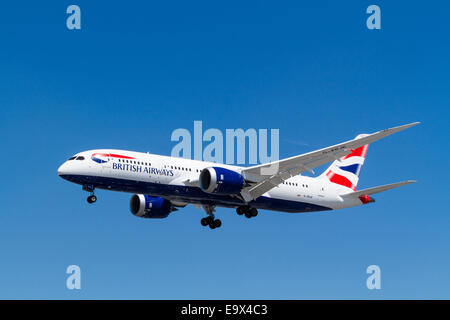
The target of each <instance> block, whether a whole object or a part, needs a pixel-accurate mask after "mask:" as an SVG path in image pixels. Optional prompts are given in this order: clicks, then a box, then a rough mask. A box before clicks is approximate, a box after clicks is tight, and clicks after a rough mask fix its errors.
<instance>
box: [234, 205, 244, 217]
mask: <svg viewBox="0 0 450 320" xmlns="http://www.w3.org/2000/svg"><path fill="white" fill-rule="evenodd" d="M236 213H237V214H238V215H240V216H242V215H243V214H244V209H243V208H242V207H237V208H236Z"/></svg>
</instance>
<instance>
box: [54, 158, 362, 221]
mask: <svg viewBox="0 0 450 320" xmlns="http://www.w3.org/2000/svg"><path fill="white" fill-rule="evenodd" d="M72 158H73V159H72ZM72 158H71V160H68V161H66V162H64V163H63V164H62V165H61V166H60V167H59V169H58V174H59V175H60V176H61V177H63V178H64V179H66V180H68V181H71V182H74V183H77V184H80V185H83V186H84V187H87V188H92V189H94V188H99V189H106V190H113V191H122V192H130V193H138V194H146V195H151V196H159V197H163V198H165V199H168V200H170V201H172V202H174V203H176V204H179V205H185V204H188V203H192V204H198V205H214V206H223V207H238V206H240V205H243V204H245V202H244V201H243V200H242V199H241V198H239V197H236V196H233V195H227V196H224V195H215V194H209V193H205V192H204V191H202V189H201V188H200V187H199V184H198V179H199V175H200V172H201V170H203V169H205V168H208V167H222V168H226V169H229V170H233V171H236V172H241V171H242V170H243V169H244V167H240V166H231V165H225V164H218V163H211V162H204V161H197V160H190V159H184V158H175V157H167V156H160V155H154V154H149V153H140V152H132V151H124V150H114V149H99V150H90V151H84V152H80V153H78V154H77V155H76V156H74V157H72ZM349 191H352V190H349V189H348V188H345V187H343V186H340V185H336V184H333V183H330V182H329V181H328V180H327V179H322V178H321V177H314V178H313V177H306V176H301V175H298V176H295V177H292V178H290V179H288V180H286V181H285V182H284V183H282V184H279V185H278V186H277V187H275V188H273V189H272V190H270V191H269V192H266V193H265V194H263V195H262V196H261V197H259V198H257V199H256V200H254V201H252V202H251V203H249V204H250V205H251V206H253V207H255V208H258V209H267V210H275V211H285V212H311V211H322V210H331V209H340V208H346V207H352V206H356V205H361V204H362V202H361V201H360V200H359V199H346V198H342V197H341V196H340V195H341V194H344V193H348V192H349Z"/></svg>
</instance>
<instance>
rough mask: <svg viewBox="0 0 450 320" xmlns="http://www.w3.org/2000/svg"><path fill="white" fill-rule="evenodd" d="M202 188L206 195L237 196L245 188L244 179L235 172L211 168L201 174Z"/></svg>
mask: <svg viewBox="0 0 450 320" xmlns="http://www.w3.org/2000/svg"><path fill="white" fill-rule="evenodd" d="M199 180H200V188H201V189H202V190H203V191H204V192H206V193H215V194H223V195H230V194H237V193H239V192H240V191H241V190H242V187H243V186H244V177H243V176H242V175H241V174H240V173H238V172H235V171H232V170H229V169H225V168H221V167H210V168H205V169H203V170H202V171H201V172H200V177H199Z"/></svg>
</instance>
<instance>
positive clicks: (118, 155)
mask: <svg viewBox="0 0 450 320" xmlns="http://www.w3.org/2000/svg"><path fill="white" fill-rule="evenodd" d="M96 155H99V156H104V157H111V158H120V159H136V158H133V157H127V156H122V155H120V154H114V153H94V154H93V155H92V156H93V157H95V156H96Z"/></svg>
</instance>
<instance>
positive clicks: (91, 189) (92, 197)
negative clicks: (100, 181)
mask: <svg viewBox="0 0 450 320" xmlns="http://www.w3.org/2000/svg"><path fill="white" fill-rule="evenodd" d="M83 190H84V191H87V192H90V193H91V195H90V196H89V197H87V202H88V203H94V202H96V201H97V197H96V196H95V194H94V190H95V187H94V186H92V185H86V186H83Z"/></svg>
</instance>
